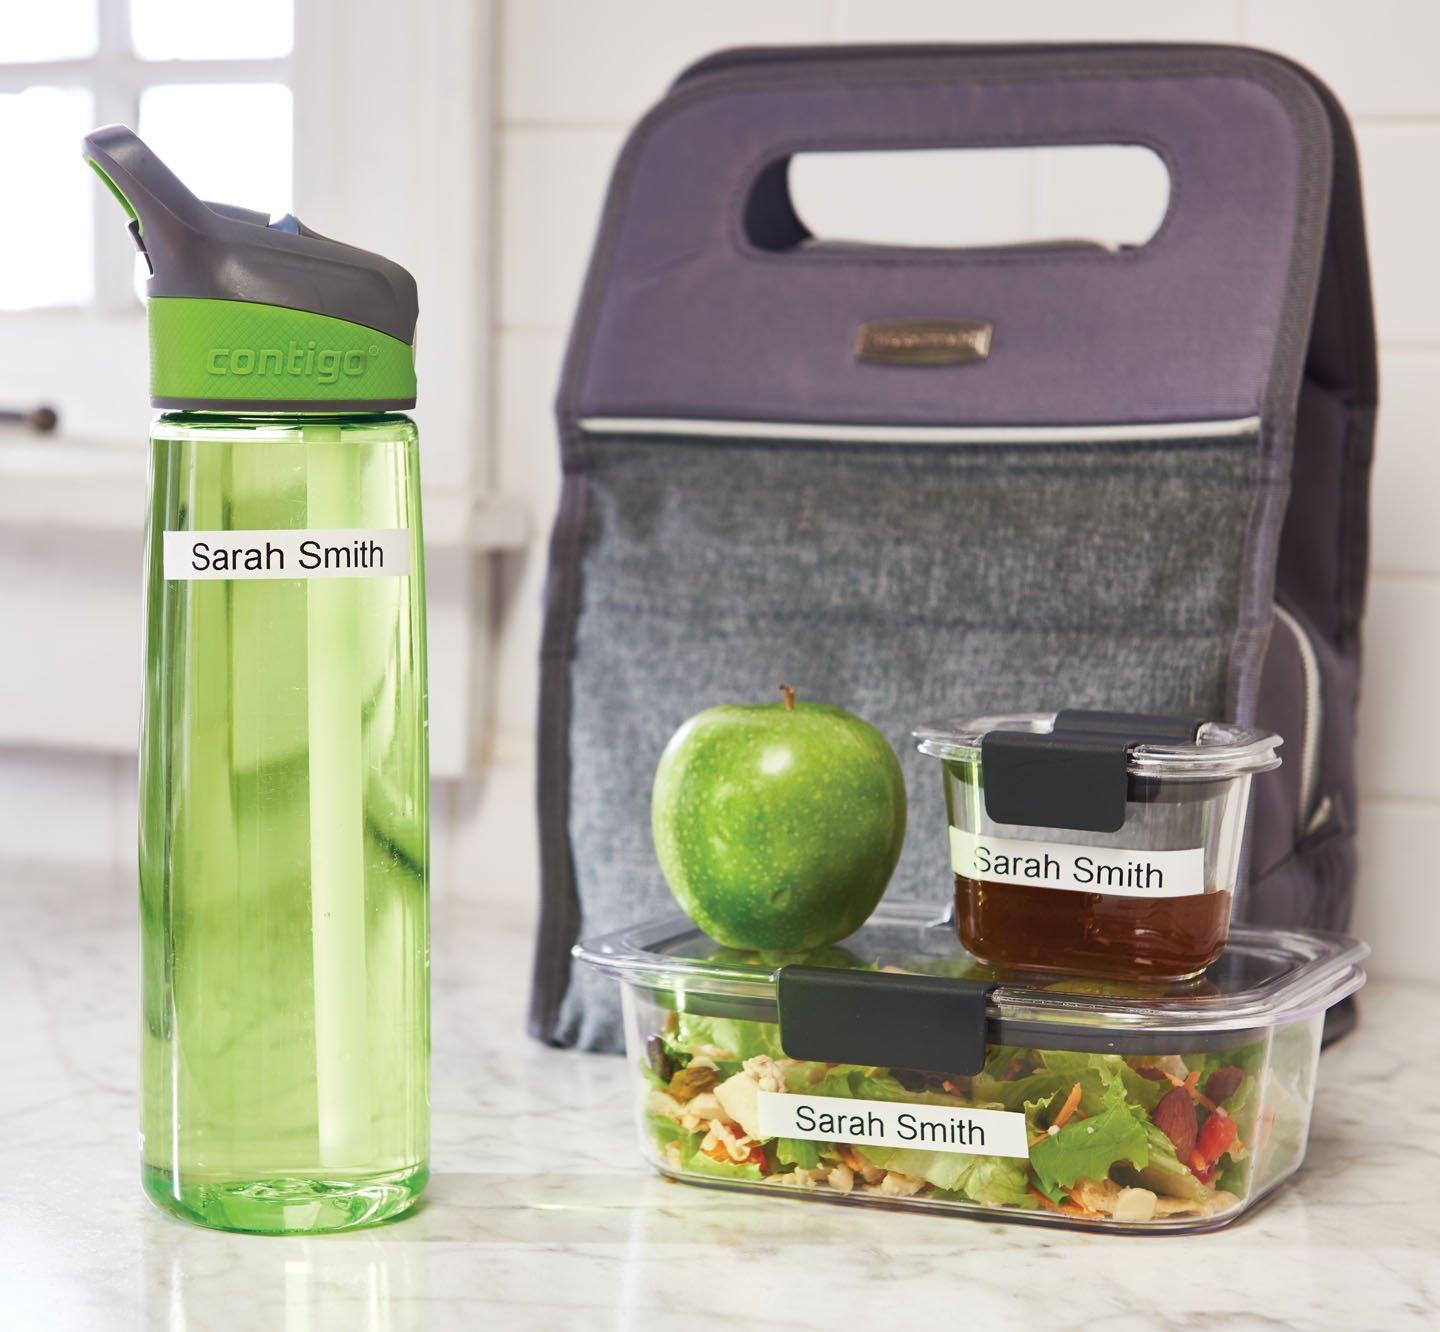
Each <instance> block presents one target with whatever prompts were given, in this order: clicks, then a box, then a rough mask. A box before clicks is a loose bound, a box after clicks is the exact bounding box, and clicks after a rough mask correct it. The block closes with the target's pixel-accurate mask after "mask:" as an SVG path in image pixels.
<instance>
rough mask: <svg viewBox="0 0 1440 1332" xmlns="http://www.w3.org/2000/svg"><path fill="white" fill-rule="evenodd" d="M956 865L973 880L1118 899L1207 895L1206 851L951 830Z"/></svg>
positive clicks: (956, 868)
mask: <svg viewBox="0 0 1440 1332" xmlns="http://www.w3.org/2000/svg"><path fill="white" fill-rule="evenodd" d="M950 864H951V866H952V868H953V869H954V870H955V873H956V874H959V875H961V876H963V877H964V878H967V879H978V880H981V881H983V882H985V883H1018V884H1021V885H1024V886H1026V887H1031V888H1068V889H1070V890H1071V891H1073V892H1077V893H1105V894H1108V895H1110V896H1112V897H1190V896H1191V895H1193V894H1195V893H1203V892H1204V891H1205V848H1204V847H1202V846H1196V847H1188V848H1186V849H1184V850H1181V851H1141V850H1131V849H1127V848H1121V847H1107V846H1068V845H1066V844H1064V843H1061V842H1028V841H1024V840H1023V839H1021V838H1018V837H991V836H989V835H988V834H986V833H973V832H967V831H964V830H963V829H960V828H956V827H953V826H952V827H951V829H950Z"/></svg>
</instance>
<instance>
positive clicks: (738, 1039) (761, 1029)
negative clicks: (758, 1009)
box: [666, 1013, 785, 1064]
mask: <svg viewBox="0 0 1440 1332" xmlns="http://www.w3.org/2000/svg"><path fill="white" fill-rule="evenodd" d="M666 1043H667V1044H668V1045H669V1046H670V1047H671V1048H672V1049H675V1050H678V1051H680V1052H681V1053H682V1054H689V1055H693V1054H697V1053H699V1051H700V1047H702V1046H705V1047H713V1048H715V1049H719V1050H724V1051H727V1052H728V1053H729V1054H731V1055H733V1056H734V1062H735V1063H737V1064H738V1063H742V1062H744V1061H745V1060H746V1059H753V1058H754V1057H755V1056H756V1055H762V1054H763V1055H769V1056H770V1057H771V1058H772V1059H783V1058H784V1057H785V1056H784V1052H783V1051H782V1050H781V1049H780V1029H779V1027H777V1026H776V1025H775V1023H773V1022H747V1021H745V1020H743V1019H741V1018H719V1017H701V1016H700V1015H699V1014H697V1013H677V1014H676V1024H675V1030H674V1031H672V1032H670V1033H669V1034H668V1035H667V1037H666ZM716 1062H717V1063H723V1062H726V1061H722V1060H716Z"/></svg>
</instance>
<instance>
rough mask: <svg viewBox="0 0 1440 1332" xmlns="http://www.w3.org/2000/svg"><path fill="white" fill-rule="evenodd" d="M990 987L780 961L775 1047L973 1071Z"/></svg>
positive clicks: (811, 1056) (831, 1058) (887, 1064)
mask: <svg viewBox="0 0 1440 1332" xmlns="http://www.w3.org/2000/svg"><path fill="white" fill-rule="evenodd" d="M992 988H994V987H993V986H992V985H990V984H989V983H987V982H983V981H970V980H953V979H950V978H948V977H944V976H912V975H908V974H905V973H900V972H890V971H840V970H836V969H833V968H829V967H781V968H780V970H779V971H778V972H777V973H776V977H775V992H776V998H777V1001H778V1004H779V1009H780V1048H781V1049H782V1050H784V1051H785V1053H786V1055H788V1056H789V1057H790V1058H791V1059H807V1060H815V1061H817V1062H820V1063H826V1064H862V1065H870V1066H876V1067H881V1068H907V1069H917V1070H919V1071H921V1072H925V1073H956V1074H960V1075H968V1074H971V1073H978V1072H979V1071H980V1069H981V1068H983V1067H984V1065H985V1031H986V1009H987V1006H988V1001H989V996H990V991H991V989H992Z"/></svg>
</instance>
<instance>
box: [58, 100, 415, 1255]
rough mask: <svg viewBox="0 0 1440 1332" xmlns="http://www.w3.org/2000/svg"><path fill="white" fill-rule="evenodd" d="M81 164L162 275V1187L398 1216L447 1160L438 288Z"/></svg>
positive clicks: (152, 703) (154, 899)
mask: <svg viewBox="0 0 1440 1332" xmlns="http://www.w3.org/2000/svg"><path fill="white" fill-rule="evenodd" d="M84 152H85V157H86V159H87V160H88V161H89V163H90V165H91V166H92V167H94V168H95V170H96V171H97V172H98V173H99V175H100V178H101V180H102V181H103V182H104V183H105V185H106V186H108V187H109V189H110V191H111V192H112V193H113V194H114V195H115V197H116V199H117V200H118V201H119V203H120V205H121V207H122V208H124V210H125V212H126V214H127V215H128V216H129V219H130V223H129V225H130V230H131V233H132V234H133V236H134V238H135V241H136V244H137V245H138V246H139V248H140V251H141V253H142V254H143V255H144V256H145V258H146V261H147V262H148V264H149V267H150V272H151V276H150V279H149V293H148V295H149V322H150V347H151V371H150V392H151V401H152V403H153V404H154V405H155V406H156V407H158V408H161V409H162V411H161V414H160V416H159V417H158V418H157V419H156V421H155V424H154V427H153V429H152V430H151V432H150V504H149V515H148V520H147V524H146V554H145V578H146V592H145V604H146V611H145V687H144V707H143V718H142V726H141V745H140V910H141V950H142V954H141V983H142V989H143V1005H144V1021H143V1027H142V1035H141V1040H142V1069H141V1081H142V1089H141V1171H142V1177H143V1180H144V1186H145V1190H146V1192H147V1193H148V1194H149V1195H150V1197H151V1198H152V1199H154V1200H155V1201H156V1202H157V1203H159V1204H160V1205H161V1206H162V1207H165V1208H167V1209H169V1210H170V1211H172V1212H175V1213H177V1214H179V1215H181V1216H184V1217H187V1218H189V1219H190V1220H193V1221H198V1222H201V1223H202V1224H205V1225H210V1226H218V1227H222V1228H224V1229H227V1230H244V1231H263V1232H272V1233H273V1232H315V1231H324V1230H339V1229H344V1228H348V1227H352V1226H358V1225H367V1224H371V1223H373V1222H377V1221H381V1220H384V1219H386V1218H389V1217H393V1216H396V1215H398V1214H399V1213H401V1212H403V1211H404V1210H405V1209H406V1208H408V1207H409V1206H411V1204H413V1203H414V1201H415V1199H416V1198H417V1197H418V1195H419V1193H420V1191H421V1190H422V1189H423V1188H424V1185H425V1180H426V1177H427V1173H428V1165H427V1158H428V1147H429V1045H430V1034H429V916H428V897H427V890H428V884H427V859H428V839H429V820H428V783H429V762H428V752H427V744H426V700H425V596H424V576H423V566H422V556H421V542H420V489H419V475H418V460H417V435H416V430H415V425H414V423H413V422H412V421H410V420H409V418H408V417H406V416H403V415H400V414H398V413H399V411H400V410H401V409H405V408H409V407H413V406H414V403H415V366H414V347H413V343H414V329H415V317H416V298H415V283H414V280H413V279H412V278H411V276H410V274H409V273H407V272H406V271H405V270H404V269H402V268H401V267H399V265H397V264H394V263H391V262H390V261H389V260H387V259H383V258H381V257H380V256H378V255H373V254H368V253H366V252H365V251H363V250H357V249H354V248H352V247H351V246H347V245H342V244H339V243H338V242H336V241H332V240H329V239H327V238H325V237H323V236H319V235H317V234H316V233H314V232H312V231H310V230H309V229H308V228H306V227H305V226H303V225H301V224H300V223H298V222H296V221H295V220H294V218H291V217H286V218H284V219H281V220H279V221H271V220H270V219H269V218H268V217H267V215H265V214H263V213H256V212H252V211H250V210H248V209H244V208H237V207H234V206H231V205H228V204H217V203H204V202H201V201H200V200H199V199H198V198H196V197H195V195H193V194H192V193H191V192H190V191H189V190H188V189H186V187H185V186H184V185H183V184H182V183H181V182H180V181H179V180H178V179H177V178H176V177H175V175H174V174H173V173H172V172H171V171H170V170H169V169H168V168H167V167H166V166H165V165H164V163H163V162H161V161H160V160H159V158H157V157H156V156H155V155H154V154H153V153H152V152H150V150H149V149H148V148H147V147H146V146H145V144H144V143H143V142H141V140H140V139H139V138H137V137H136V136H135V135H134V134H133V133H132V132H131V131H130V130H128V129H126V128H125V127H123V126H118V125H112V126H108V127H106V128H104V129H99V130H96V131H95V132H94V133H93V134H90V135H88V136H87V137H86V139H85V146H84Z"/></svg>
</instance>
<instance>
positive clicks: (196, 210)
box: [84, 125, 213, 274]
mask: <svg viewBox="0 0 1440 1332" xmlns="http://www.w3.org/2000/svg"><path fill="white" fill-rule="evenodd" d="M84 152H85V160H86V161H87V162H88V163H89V164H90V166H91V167H92V168H93V170H94V171H95V174H96V175H97V176H99V177H100V180H101V182H102V183H103V184H104V186H105V188H106V189H108V190H109V191H110V193H111V194H113V195H114V196H115V200H116V202H117V203H118V204H119V205H120V207H121V208H123V209H124V210H125V215H126V218H127V222H126V226H127V228H128V229H129V232H130V235H131V236H132V238H133V239H134V241H135V247H136V248H137V249H138V250H139V251H140V253H141V254H142V255H144V256H145V262H146V264H148V265H149V268H150V272H151V273H152V274H154V273H155V272H156V271H157V270H161V269H168V268H169V267H170V266H171V263H172V261H177V260H178V259H179V252H181V251H183V250H184V249H185V248H188V247H189V246H190V245H193V244H194V238H195V237H196V236H197V235H203V233H204V232H205V231H206V229H207V228H206V222H207V217H208V216H213V214H211V212H210V210H209V209H208V208H206V206H205V205H204V204H203V203H201V202H200V200H199V199H197V198H196V197H195V195H194V194H192V193H191V192H190V190H189V189H188V188H187V187H186V185H185V183H184V182H183V181H182V180H181V179H180V178H179V177H178V176H177V175H176V174H175V173H174V172H173V171H171V170H170V168H169V167H167V166H166V165H165V163H164V162H162V161H161V160H160V159H159V158H158V157H157V156H156V155H155V154H154V153H153V152H151V151H150V148H149V147H148V146H147V145H146V143H145V141H144V140H143V139H141V138H140V136H139V135H138V134H136V133H135V131H134V130H132V129H129V128H127V127H126V126H124V125H105V126H103V127H102V128H100V129H97V130H95V131H93V132H92V133H90V134H87V135H86V136H85V139H84Z"/></svg>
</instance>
